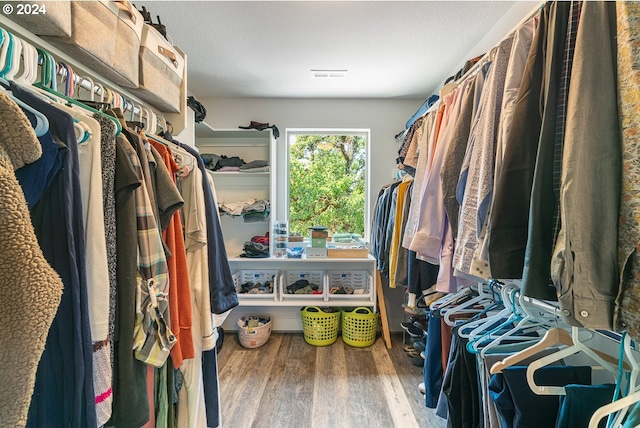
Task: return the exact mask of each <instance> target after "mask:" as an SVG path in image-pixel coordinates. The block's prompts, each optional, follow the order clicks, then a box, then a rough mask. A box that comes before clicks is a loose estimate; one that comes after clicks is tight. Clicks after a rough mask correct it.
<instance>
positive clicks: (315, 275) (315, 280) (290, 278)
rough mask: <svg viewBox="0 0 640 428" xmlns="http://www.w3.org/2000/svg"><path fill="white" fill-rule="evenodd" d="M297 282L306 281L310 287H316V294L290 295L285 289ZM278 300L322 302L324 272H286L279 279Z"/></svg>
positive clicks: (323, 297)
mask: <svg viewBox="0 0 640 428" xmlns="http://www.w3.org/2000/svg"><path fill="white" fill-rule="evenodd" d="M299 280H307V281H309V284H310V285H312V284H313V285H317V286H318V290H317V291H318V293H317V294H306V293H305V294H295V293H294V294H291V293H290V292H288V291H287V287H289V286H290V285H292V284H294V283H295V282H296V281H299ZM280 299H281V300H284V299H307V300H309V299H311V300H324V299H325V291H324V271H321V270H288V271H285V272H284V273H283V274H282V276H281V277H280Z"/></svg>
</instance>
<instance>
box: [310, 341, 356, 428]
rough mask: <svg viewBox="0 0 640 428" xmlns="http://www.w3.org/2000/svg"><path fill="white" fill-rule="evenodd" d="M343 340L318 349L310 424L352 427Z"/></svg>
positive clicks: (318, 427) (314, 426)
mask: <svg viewBox="0 0 640 428" xmlns="http://www.w3.org/2000/svg"><path fill="white" fill-rule="evenodd" d="M346 346H347V345H345V344H344V342H343V341H342V339H340V338H338V341H337V342H336V343H334V344H333V345H331V346H325V347H321V348H318V349H317V351H316V366H315V379H314V387H313V407H312V411H311V427H312V428H325V427H340V428H349V427H350V426H351V425H350V424H349V414H348V410H347V403H348V402H349V400H350V399H351V397H350V396H349V382H348V381H347V374H348V373H347V362H346V359H345V347H346Z"/></svg>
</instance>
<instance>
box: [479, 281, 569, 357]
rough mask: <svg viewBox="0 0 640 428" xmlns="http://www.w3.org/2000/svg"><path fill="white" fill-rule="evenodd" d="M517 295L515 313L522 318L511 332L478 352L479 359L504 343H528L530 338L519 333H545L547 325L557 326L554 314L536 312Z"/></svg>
mask: <svg viewBox="0 0 640 428" xmlns="http://www.w3.org/2000/svg"><path fill="white" fill-rule="evenodd" d="M517 294H518V295H517V299H518V305H517V308H516V311H517V312H518V313H519V314H521V316H522V318H521V319H520V321H518V323H517V324H516V325H515V326H514V327H513V328H512V329H511V330H509V331H506V332H504V333H503V334H501V335H499V336H498V337H496V338H495V339H494V340H493V341H492V342H490V343H488V344H486V345H484V346H483V347H482V349H481V350H480V356H481V357H484V356H485V355H486V354H487V352H488V351H489V350H492V349H495V348H497V347H499V346H500V344H501V343H503V342H504V341H507V340H516V339H517V340H522V339H525V340H529V341H530V340H531V337H530V336H523V335H521V333H524V332H529V331H536V330H544V331H545V332H546V331H547V330H548V328H549V325H553V324H556V325H557V318H556V316H555V313H547V312H545V311H540V310H537V309H536V308H535V307H533V306H532V305H530V304H529V303H528V301H527V300H526V299H525V298H524V296H523V295H522V294H521V293H520V292H518V293H517ZM545 335H546V333H545ZM537 340H538V339H534V340H533V341H534V342H535V341H537Z"/></svg>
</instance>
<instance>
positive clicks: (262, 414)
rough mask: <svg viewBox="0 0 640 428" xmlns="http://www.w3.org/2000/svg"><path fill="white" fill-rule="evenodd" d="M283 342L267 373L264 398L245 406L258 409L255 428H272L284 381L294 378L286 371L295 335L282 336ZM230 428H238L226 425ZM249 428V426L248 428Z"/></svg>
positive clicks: (261, 397) (257, 398) (258, 398)
mask: <svg viewBox="0 0 640 428" xmlns="http://www.w3.org/2000/svg"><path fill="white" fill-rule="evenodd" d="M271 335H272V336H275V335H278V334H277V333H276V334H274V333H272V334H271ZM282 336H283V337H282V341H281V343H280V348H279V349H278V353H277V354H276V359H275V361H274V363H273V366H272V367H271V370H270V371H268V372H267V373H265V376H266V377H268V379H267V386H266V388H265V389H264V391H263V393H262V396H259V397H258V396H256V397H254V398H253V401H252V402H251V403H246V404H245V405H253V406H256V407H257V408H258V411H257V413H256V419H255V420H254V421H253V424H252V425H250V426H252V427H254V428H261V427H265V428H269V427H271V418H272V417H273V414H274V412H275V409H276V405H277V402H278V400H279V391H280V387H281V384H282V383H283V381H284V379H286V378H287V377H289V376H292V374H291V373H289V372H287V371H286V367H287V364H286V363H287V359H288V355H289V351H290V349H291V344H292V343H293V339H294V337H295V335H293V334H282ZM225 426H227V427H229V428H236V427H235V426H233V425H225ZM247 427H248V426H247ZM237 428H241V427H237Z"/></svg>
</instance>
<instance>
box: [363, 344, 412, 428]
mask: <svg viewBox="0 0 640 428" xmlns="http://www.w3.org/2000/svg"><path fill="white" fill-rule="evenodd" d="M371 354H372V355H373V360H374V362H375V365H376V369H377V375H378V378H379V379H380V383H381V384H382V393H383V394H384V396H385V397H386V401H387V404H388V406H389V409H390V411H391V417H392V418H393V424H394V426H397V427H407V428H409V427H416V428H417V427H418V421H416V418H415V416H414V415H413V409H412V407H411V404H409V400H408V399H407V396H406V394H405V391H404V388H403V387H402V383H401V382H400V380H399V379H398V373H397V372H396V369H395V368H394V366H393V363H392V362H391V358H390V357H389V353H388V352H387V350H386V349H384V348H383V346H382V344H381V343H380V342H376V343H374V345H373V346H372V347H371ZM409 364H410V363H409ZM416 387H417V386H416Z"/></svg>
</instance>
